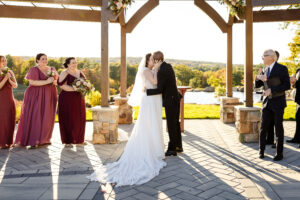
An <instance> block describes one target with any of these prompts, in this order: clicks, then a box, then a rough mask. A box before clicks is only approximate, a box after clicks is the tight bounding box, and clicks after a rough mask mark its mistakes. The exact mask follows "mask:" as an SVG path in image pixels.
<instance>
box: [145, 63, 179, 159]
mask: <svg viewBox="0 0 300 200" xmlns="http://www.w3.org/2000/svg"><path fill="white" fill-rule="evenodd" d="M157 94H162V99H163V106H164V107H165V113H166V118H167V126H168V132H169V138H170V141H169V146H168V151H167V153H166V155H167V156H168V155H176V149H177V152H181V151H182V140H181V130H180V123H179V112H180V99H181V95H180V93H179V92H178V89H177V85H176V78H175V73H174V70H173V67H172V66H171V65H170V64H168V63H166V62H163V63H162V64H161V66H160V68H159V70H158V72H157V89H147V95H148V96H149V95H157Z"/></svg>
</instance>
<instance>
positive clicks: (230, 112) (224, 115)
mask: <svg viewBox="0 0 300 200" xmlns="http://www.w3.org/2000/svg"><path fill="white" fill-rule="evenodd" d="M237 105H239V98H235V97H221V104H220V107H221V110H220V120H221V121H222V122H223V123H234V122H235V117H234V107H235V106H237Z"/></svg>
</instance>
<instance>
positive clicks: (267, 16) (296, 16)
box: [234, 9, 300, 23]
mask: <svg viewBox="0 0 300 200" xmlns="http://www.w3.org/2000/svg"><path fill="white" fill-rule="evenodd" d="M239 19H240V20H236V19H235V21H234V23H242V22H243V21H242V20H243V19H244V16H239ZM299 20H300V9H288V10H265V11H253V22H283V21H299Z"/></svg>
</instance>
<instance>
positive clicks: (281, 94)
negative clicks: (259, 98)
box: [255, 62, 290, 155]
mask: <svg viewBox="0 0 300 200" xmlns="http://www.w3.org/2000/svg"><path fill="white" fill-rule="evenodd" d="M255 86H256V87H261V86H264V83H263V82H262V81H261V80H256V81H255ZM267 86H268V88H270V89H271V93H272V94H271V96H270V97H264V99H263V110H262V124H261V128H260V138H259V146H260V151H261V152H264V150H265V145H266V133H267V131H268V130H269V129H270V124H271V121H272V120H274V124H275V133H276V140H277V145H276V146H277V155H282V153H283V138H284V130H283V124H282V122H283V114H284V108H285V107H286V99H285V91H286V90H289V89H290V77H289V73H288V69H287V67H286V66H284V65H281V64H278V63H277V62H275V64H274V66H273V68H272V70H271V72H270V75H269V77H268V80H267Z"/></svg>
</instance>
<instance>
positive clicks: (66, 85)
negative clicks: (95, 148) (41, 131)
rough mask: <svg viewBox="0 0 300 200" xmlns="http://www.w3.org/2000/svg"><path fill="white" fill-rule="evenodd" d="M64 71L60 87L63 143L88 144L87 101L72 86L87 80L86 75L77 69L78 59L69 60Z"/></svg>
mask: <svg viewBox="0 0 300 200" xmlns="http://www.w3.org/2000/svg"><path fill="white" fill-rule="evenodd" d="M64 67H65V68H67V69H66V70H64V71H62V72H61V74H60V76H59V80H58V85H59V86H60V88H61V89H62V91H61V93H60V94H59V100H58V119H59V128H60V135H61V141H62V143H63V144H66V146H67V147H72V144H83V145H84V144H86V143H85V142H84V134H85V120H86V118H85V117H86V113H85V100H84V97H83V96H82V95H81V94H80V93H79V92H75V91H74V89H73V88H72V87H71V84H72V83H73V81H74V80H75V79H76V78H83V79H85V76H84V74H83V73H82V72H81V71H80V70H78V69H77V62H76V59H75V58H73V57H71V58H67V59H66V61H65V63H64Z"/></svg>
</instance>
